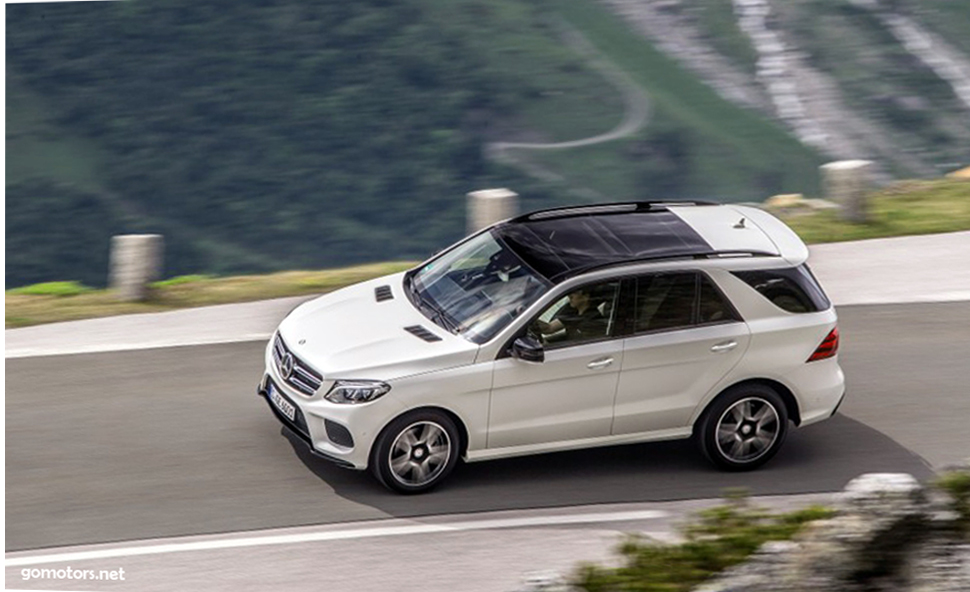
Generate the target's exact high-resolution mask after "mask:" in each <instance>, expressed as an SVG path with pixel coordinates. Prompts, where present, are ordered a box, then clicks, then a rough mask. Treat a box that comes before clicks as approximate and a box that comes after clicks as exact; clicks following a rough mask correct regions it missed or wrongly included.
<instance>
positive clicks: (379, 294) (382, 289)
mask: <svg viewBox="0 0 970 592" xmlns="http://www.w3.org/2000/svg"><path fill="white" fill-rule="evenodd" d="M374 298H375V299H376V300H377V301H378V302H384V301H385V300H393V299H394V294H393V293H392V292H391V287H390V286H377V287H376V288H374Z"/></svg>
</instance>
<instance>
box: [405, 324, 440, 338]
mask: <svg viewBox="0 0 970 592" xmlns="http://www.w3.org/2000/svg"><path fill="white" fill-rule="evenodd" d="M404 330H405V331H407V332H408V333H410V334H411V335H414V336H415V337H420V338H421V339H424V340H425V341H428V342H432V341H441V338H440V337H438V336H437V335H435V334H434V333H432V332H431V331H428V330H427V329H425V328H424V327H422V326H421V325H411V326H410V327H405V328H404Z"/></svg>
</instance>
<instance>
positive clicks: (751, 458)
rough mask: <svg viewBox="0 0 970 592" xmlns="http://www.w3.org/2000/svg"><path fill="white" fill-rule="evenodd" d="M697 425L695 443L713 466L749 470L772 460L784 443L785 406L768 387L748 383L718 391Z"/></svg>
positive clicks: (785, 434)
mask: <svg viewBox="0 0 970 592" xmlns="http://www.w3.org/2000/svg"><path fill="white" fill-rule="evenodd" d="M697 426H698V428H697V430H696V431H695V437H696V439H697V444H698V446H699V447H700V449H701V452H702V453H703V454H704V456H705V457H707V460H709V461H711V463H713V464H714V466H716V467H717V468H719V469H723V470H726V471H750V470H751V469H756V468H758V467H760V466H761V465H763V464H765V463H766V462H768V461H769V460H771V458H772V457H773V456H774V455H775V454H777V453H778V450H779V449H780V448H781V445H782V444H783V443H784V442H785V436H787V435H788V409H787V408H786V407H785V402H784V401H783V400H782V398H781V396H779V395H778V393H777V392H776V391H775V390H774V389H772V388H771V387H769V386H766V385H763V384H749V385H744V386H740V387H735V388H731V389H728V390H727V391H725V392H724V393H723V394H721V395H720V396H719V397H718V398H717V399H715V400H714V402H713V403H711V405H710V406H709V407H708V408H707V410H706V411H705V412H704V415H702V416H701V420H700V421H699V422H698V424H697ZM719 434H720V438H719V437H718V435H719Z"/></svg>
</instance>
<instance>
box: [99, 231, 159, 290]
mask: <svg viewBox="0 0 970 592" xmlns="http://www.w3.org/2000/svg"><path fill="white" fill-rule="evenodd" d="M164 248H165V242H164V237H163V236H162V235H160V234H120V235H117V236H113V237H111V258H110V261H111V263H110V271H109V277H108V285H109V287H110V288H111V289H112V290H115V291H116V292H117V296H118V299H119V300H124V301H136V300H145V298H147V297H148V284H149V283H150V282H153V281H155V280H158V279H159V278H161V275H162V258H163V252H164Z"/></svg>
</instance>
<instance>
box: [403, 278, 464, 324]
mask: <svg viewBox="0 0 970 592" xmlns="http://www.w3.org/2000/svg"><path fill="white" fill-rule="evenodd" d="M406 287H407V290H408V293H409V296H410V297H411V301H412V302H413V303H414V304H415V306H417V307H418V310H420V311H422V312H425V314H426V315H427V316H428V318H430V319H431V320H432V322H434V323H435V324H436V325H439V326H441V327H444V328H445V329H446V330H447V331H448V332H449V333H453V334H455V335H457V334H458V333H459V332H460V328H459V327H458V325H457V324H456V323H455V322H454V321H453V320H451V319H450V318H448V316H447V315H446V314H445V311H444V310H442V309H441V308H439V307H438V306H436V305H435V303H434V302H432V301H431V299H430V298H425V297H424V296H423V295H422V294H421V292H420V291H419V290H418V288H417V286H415V285H414V278H413V277H412V276H407V282H406Z"/></svg>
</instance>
